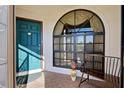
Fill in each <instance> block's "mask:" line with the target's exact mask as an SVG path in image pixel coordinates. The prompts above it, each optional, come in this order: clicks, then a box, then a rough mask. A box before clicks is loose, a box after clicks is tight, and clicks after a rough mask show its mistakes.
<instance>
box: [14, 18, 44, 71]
mask: <svg viewBox="0 0 124 93" xmlns="http://www.w3.org/2000/svg"><path fill="white" fill-rule="evenodd" d="M41 36H42V33H41V23H40V22H37V21H30V20H27V19H21V18H17V19H16V72H24V71H29V70H36V69H41V68H42V62H41V53H42V50H41V48H42V43H41V41H42V39H41V38H42V37H41Z"/></svg>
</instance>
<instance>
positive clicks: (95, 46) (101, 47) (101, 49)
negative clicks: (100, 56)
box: [94, 44, 103, 53]
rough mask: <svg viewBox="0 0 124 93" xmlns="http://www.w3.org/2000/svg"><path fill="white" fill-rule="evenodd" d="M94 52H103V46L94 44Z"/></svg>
mask: <svg viewBox="0 0 124 93" xmlns="http://www.w3.org/2000/svg"><path fill="white" fill-rule="evenodd" d="M94 52H100V53H101V52H103V44H95V45H94Z"/></svg>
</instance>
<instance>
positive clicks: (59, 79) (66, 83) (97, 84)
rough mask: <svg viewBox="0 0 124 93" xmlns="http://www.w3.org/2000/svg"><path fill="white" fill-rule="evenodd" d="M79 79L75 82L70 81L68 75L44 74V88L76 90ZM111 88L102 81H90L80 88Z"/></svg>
mask: <svg viewBox="0 0 124 93" xmlns="http://www.w3.org/2000/svg"><path fill="white" fill-rule="evenodd" d="M79 81H80V77H77V80H76V81H72V80H71V78H70V76H69V75H65V74H59V73H54V72H45V87H46V88H78V84H79ZM105 87H111V86H110V85H109V84H108V83H106V82H104V81H98V80H92V79H90V80H89V82H84V83H83V84H82V85H81V88H105Z"/></svg>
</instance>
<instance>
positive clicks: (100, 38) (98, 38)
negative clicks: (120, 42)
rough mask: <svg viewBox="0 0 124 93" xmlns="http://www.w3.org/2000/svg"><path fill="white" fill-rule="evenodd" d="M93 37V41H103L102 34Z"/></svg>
mask: <svg viewBox="0 0 124 93" xmlns="http://www.w3.org/2000/svg"><path fill="white" fill-rule="evenodd" d="M94 39H95V40H94V43H103V35H96V36H95V37H94Z"/></svg>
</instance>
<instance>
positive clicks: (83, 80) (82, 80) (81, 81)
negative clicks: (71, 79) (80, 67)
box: [78, 72, 89, 87]
mask: <svg viewBox="0 0 124 93" xmlns="http://www.w3.org/2000/svg"><path fill="white" fill-rule="evenodd" d="M83 76H84V73H83V72H82V76H81V80H80V83H79V85H78V87H80V85H81V84H82V83H83V82H85V81H87V80H88V81H89V74H87V78H85V79H83Z"/></svg>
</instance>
